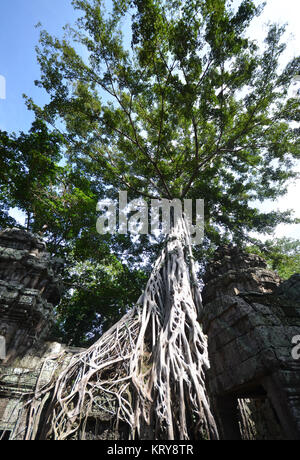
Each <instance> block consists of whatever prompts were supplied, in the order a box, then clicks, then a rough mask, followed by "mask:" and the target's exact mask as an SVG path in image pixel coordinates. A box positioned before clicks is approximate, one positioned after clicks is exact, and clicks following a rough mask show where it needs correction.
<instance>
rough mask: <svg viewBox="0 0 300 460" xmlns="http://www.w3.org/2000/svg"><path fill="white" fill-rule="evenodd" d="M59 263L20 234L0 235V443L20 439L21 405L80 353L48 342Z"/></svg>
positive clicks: (57, 292)
mask: <svg viewBox="0 0 300 460" xmlns="http://www.w3.org/2000/svg"><path fill="white" fill-rule="evenodd" d="M62 263H63V261H62V260H60V259H56V258H51V257H50V255H49V254H48V253H47V251H46V245H45V243H44V241H43V240H42V239H41V238H40V237H39V236H37V235H33V234H31V233H29V232H25V231H23V230H20V229H6V230H4V231H1V232H0V339H1V342H0V345H1V344H2V346H1V348H0V439H1V438H2V439H23V437H24V433H25V427H26V411H23V410H22V408H23V406H24V403H25V402H26V400H28V398H30V396H31V395H32V394H33V392H34V390H35V389H36V388H37V385H39V387H40V386H43V385H46V384H47V383H48V382H49V381H50V379H51V377H52V375H53V373H54V372H55V370H56V367H57V363H56V361H55V360H54V359H53V360H52V357H53V358H54V357H56V356H57V355H58V354H61V355H62V356H63V363H62V366H61V368H60V369H63V368H64V366H66V365H67V364H68V362H69V361H70V359H71V357H72V356H73V355H74V353H78V352H79V351H80V349H78V348H75V347H67V346H65V345H62V344H60V343H56V342H48V341H47V338H48V334H49V331H50V330H51V327H52V325H53V321H54V307H55V305H57V304H58V302H59V300H60V295H61V292H62V284H61V280H60V276H59V271H60V268H61V266H62Z"/></svg>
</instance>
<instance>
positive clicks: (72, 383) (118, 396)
mask: <svg viewBox="0 0 300 460" xmlns="http://www.w3.org/2000/svg"><path fill="white" fill-rule="evenodd" d="M201 308H202V304H201V297H200V292H199V288H198V284H197V280H196V276H195V271H194V262H193V256H192V250H191V244H190V239H189V235H188V231H187V228H186V224H185V221H184V220H181V221H180V222H179V223H178V224H177V226H176V228H175V229H173V230H172V232H171V234H170V235H169V237H168V239H167V241H166V245H165V248H164V249H163V251H162V253H161V255H160V257H159V258H158V259H157V261H156V264H155V266H154V269H153V271H152V274H151V276H150V278H149V281H148V283H147V286H146V289H145V292H144V294H143V295H142V296H141V297H140V299H139V301H138V302H137V305H136V306H135V307H134V308H133V309H132V310H131V311H130V312H129V313H128V314H127V315H125V316H124V317H123V318H122V319H121V320H120V321H119V322H118V323H117V324H115V325H114V326H113V327H112V328H111V329H110V330H109V331H107V332H106V333H105V334H104V335H103V336H102V337H101V338H100V339H99V340H98V341H97V342H96V343H95V344H94V345H93V346H91V347H90V348H89V349H88V350H86V351H84V352H83V353H80V354H79V355H77V356H75V357H74V358H73V359H72V360H71V362H70V364H69V365H68V366H67V367H66V369H65V370H63V371H62V372H61V373H60V375H59V377H58V378H57V379H56V381H53V382H52V383H51V385H50V386H49V387H48V388H47V389H44V390H43V391H42V392H37V394H36V395H35V397H34V398H33V400H32V401H31V409H30V413H29V427H28V431H27V439H37V438H38V437H39V438H43V439H57V440H62V439H71V438H73V439H82V438H83V439H84V438H89V437H90V436H91V428H90V427H91V421H93V426H94V428H93V430H94V435H95V437H96V438H97V437H98V438H100V439H103V437H102V438H101V436H102V435H103V432H104V429H103V426H109V428H108V431H109V433H110V434H109V435H108V437H109V438H110V439H151V440H174V439H175V440H192V439H194V440H197V439H199V440H200V439H217V438H218V434H217V429H216V424H215V421H214V418H213V416H212V414H211V411H210V404H209V400H208V396H207V393H206V388H205V369H206V368H207V367H208V365H209V363H208V356H207V346H206V337H205V336H204V334H203V333H202V330H201V327H200V324H199V323H198V321H197V317H198V314H199V311H200V310H201ZM46 392H47V393H48V394H49V395H51V401H50V399H49V401H50V402H48V409H47V411H46V413H45V414H44V415H43V416H42V417H41V414H42V413H43V411H42V410H41V408H38V407H37V406H39V404H40V403H39V401H41V400H43V404H45V401H44V399H45V398H44V399H43V398H42V396H43V395H44V394H45V393H46ZM49 397H50V396H49ZM45 407H46V406H45ZM42 419H43V420H42ZM40 424H42V425H43V427H44V428H43V429H42V430H40V429H38V426H39V425H40ZM96 426H97V427H100V429H98V428H97V429H96V428H95V427H96ZM101 426H102V428H101ZM93 430H92V431H93ZM97 430H98V431H97ZM36 433H39V435H38V436H37V434H36ZM101 433H102V435H101ZM106 439H107V438H106Z"/></svg>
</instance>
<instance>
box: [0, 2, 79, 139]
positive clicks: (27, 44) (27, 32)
mask: <svg viewBox="0 0 300 460" xmlns="http://www.w3.org/2000/svg"><path fill="white" fill-rule="evenodd" d="M75 18H76V15H75V12H74V9H73V7H72V5H71V0H1V3H0V75H3V76H4V77H5V80H6V99H5V100H3V99H0V129H4V130H7V131H8V132H11V131H16V132H19V131H20V130H24V131H27V130H28V129H29V128H30V126H31V121H32V120H33V115H32V114H31V113H30V112H28V110H27V108H26V107H25V104H24V99H23V97H22V94H23V93H25V94H27V95H28V96H32V97H33V98H34V100H36V101H38V102H39V104H41V105H42V104H43V102H46V101H47V97H46V95H45V93H44V92H43V91H42V90H40V89H39V88H37V87H35V86H34V80H36V79H38V78H39V66H38V64H37V61H36V53H35V46H36V45H37V44H38V39H39V30H38V29H36V28H35V25H36V24H37V23H38V22H41V23H42V26H43V28H45V29H46V30H48V31H49V32H50V33H51V34H55V35H59V34H61V30H62V27H63V26H64V25H65V24H66V23H67V22H73V21H74V19H75Z"/></svg>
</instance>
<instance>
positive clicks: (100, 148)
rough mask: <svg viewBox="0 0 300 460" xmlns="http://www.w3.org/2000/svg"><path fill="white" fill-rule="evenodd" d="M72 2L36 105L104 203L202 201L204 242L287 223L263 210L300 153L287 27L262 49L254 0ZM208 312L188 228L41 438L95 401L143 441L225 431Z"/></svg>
mask: <svg viewBox="0 0 300 460" xmlns="http://www.w3.org/2000/svg"><path fill="white" fill-rule="evenodd" d="M73 4H74V7H75V8H76V9H78V10H79V12H80V13H81V15H82V16H81V18H80V19H79V20H78V22H77V25H76V26H75V27H68V28H66V31H67V35H66V37H65V38H64V39H63V40H58V39H56V38H54V37H51V36H50V35H49V34H48V33H47V32H45V31H43V32H42V33H41V40H40V48H39V50H38V60H39V63H40V66H41V79H40V81H39V82H37V84H38V85H40V86H41V87H43V88H45V89H46V90H47V91H48V93H49V94H50V102H49V103H48V104H47V105H46V106H45V107H43V108H39V107H38V106H37V105H35V104H34V102H33V101H32V100H30V99H28V104H29V106H30V107H31V108H33V109H34V110H35V112H36V114H37V116H38V117H43V118H44V119H45V120H46V121H47V122H48V123H50V124H52V125H53V126H55V127H56V129H59V131H60V132H61V133H62V134H63V135H64V137H65V139H66V141H67V157H68V159H69V161H70V162H71V163H73V164H75V165H76V168H78V169H79V170H80V171H81V172H84V173H85V174H86V178H90V179H91V180H93V181H95V180H96V181H97V180H98V181H99V183H101V184H102V185H103V189H102V190H103V192H104V194H106V195H107V196H111V197H113V196H117V193H118V191H119V190H124V189H127V190H128V191H129V192H130V194H131V197H137V196H143V197H144V198H146V199H151V198H167V199H173V198H179V199H184V198H204V199H205V204H206V221H205V230H206V244H209V243H216V242H219V241H220V240H221V239H222V237H221V236H220V235H223V237H225V238H230V239H231V240H232V241H239V242H242V241H244V240H245V239H247V233H248V232H249V231H250V230H256V231H258V232H262V231H271V230H272V229H273V228H274V226H275V225H276V224H277V223H278V222H290V221H291V219H290V217H289V215H288V213H278V212H271V213H268V214H263V213H260V212H259V211H258V210H257V209H255V208H254V207H252V206H251V202H252V201H253V200H255V199H258V200H264V199H266V198H272V199H275V198H276V197H278V196H280V195H282V194H284V192H285V190H286V185H287V183H288V179H289V178H291V177H294V173H293V170H292V166H293V161H294V159H295V158H299V140H298V131H297V129H295V128H293V127H292V126H291V124H290V122H291V121H295V120H296V121H299V103H298V100H297V99H293V98H288V88H289V85H290V84H291V81H292V78H293V76H294V75H295V74H297V73H298V72H299V63H300V59H299V58H295V59H293V60H292V61H291V62H290V63H289V64H288V65H287V66H286V67H285V68H284V69H283V70H280V68H279V59H280V55H281V54H282V53H283V51H284V48H285V47H284V45H283V44H282V43H281V37H282V34H283V32H284V28H283V27H279V26H276V25H272V26H270V28H269V31H268V34H267V37H266V39H265V42H264V45H263V47H262V48H261V49H260V48H259V46H258V44H257V43H256V42H255V41H254V40H252V39H250V38H247V37H246V31H247V27H248V26H249V24H250V22H251V20H252V19H253V18H254V17H255V16H256V15H258V14H259V13H260V11H261V8H260V7H256V6H255V4H254V2H252V1H250V0H243V1H241V2H240V3H239V5H238V7H237V8H234V7H233V6H231V2H230V1H228V2H227V1H225V0H174V1H172V0H165V1H158V0H132V1H126V0H124V1H121V2H120V1H118V2H117V1H114V0H113V1H112V4H111V9H110V11H105V5H104V2H103V1H101V0H74V1H73ZM122 24H123V29H124V28H125V29H126V33H125V35H124V34H122ZM130 25H131V32H130V31H129V29H130ZM130 42H131V45H130ZM111 186H113V187H111ZM200 311H201V300H200V296H199V288H198V285H197V281H196V277H195V270H194V262H193V254H192V249H191V245H190V240H189V235H188V232H187V231H186V224H185V221H184V220H181V221H180V222H179V223H178V225H177V226H175V228H174V229H173V232H172V234H171V237H169V238H168V239H167V241H166V244H165V247H164V249H163V250H162V253H161V256H160V257H159V258H158V260H157V263H156V265H155V267H154V270H153V272H152V275H151V276H150V279H149V281H148V284H147V287H146V290H145V292H144V294H143V295H142V297H141V298H140V299H139V301H138V302H137V305H136V306H135V307H134V308H133V309H132V310H130V311H129V312H128V314H127V315H126V316H125V317H123V318H122V319H121V320H120V322H118V323H117V324H116V325H115V326H114V327H113V328H112V329H110V330H109V331H108V332H107V333H106V334H104V336H103V337H102V338H100V339H99V341H97V342H96V343H95V344H94V345H93V346H92V347H91V348H90V349H89V350H88V351H86V352H84V353H83V354H81V355H80V356H79V357H78V359H77V360H76V359H75V360H73V361H72V362H71V364H70V366H69V367H68V368H67V369H66V370H65V371H64V372H63V373H62V374H61V375H60V377H59V379H58V381H57V382H56V384H55V383H53V385H54V386H53V389H54V396H53V398H52V400H51V404H50V406H49V408H48V412H47V417H46V422H47V423H46V424H45V429H44V430H43V435H44V436H53V437H54V438H55V439H67V438H69V437H72V436H78V433H81V435H82V433H84V432H85V430H86V427H87V426H88V421H89V420H90V417H91V414H92V412H93V410H95V411H97V407H98V410H99V408H100V411H102V412H107V413H109V414H110V415H111V416H112V414H113V419H114V422H115V429H116V431H118V432H119V435H121V434H122V433H123V435H124V433H127V434H126V436H128V437H130V438H134V437H140V438H150V439H151V438H155V439H166V438H167V439H174V438H180V439H200V438H201V439H203V438H206V437H209V438H216V437H217V432H216V427H215V424H214V420H213V417H212V414H211V412H210V407H209V401H208V398H207V394H206V391H205V381H204V369H205V367H206V366H207V365H208V363H207V356H206V342H205V337H204V336H203V334H202V332H201V327H200V326H199V324H198V322H197V317H198V314H199V313H200ZM75 376H76V378H74V377H75ZM39 397H40V395H37V398H39ZM37 402H38V399H37V400H36V401H34V403H33V406H32V409H33V411H32V412H31V415H34V413H35V410H36V404H37ZM38 413H39V412H38ZM33 419H34V418H33ZM36 423H37V421H36V420H35V423H34V424H33V425H32V424H31V425H30V426H29V429H28V433H27V436H28V437H29V438H30V437H31V438H32V437H34V436H35V427H36ZM122 424H123V425H122ZM124 425H125V426H126V429H125V428H124ZM122 426H123V428H122ZM124 430H125V431H124Z"/></svg>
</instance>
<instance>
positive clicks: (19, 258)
mask: <svg viewBox="0 0 300 460" xmlns="http://www.w3.org/2000/svg"><path fill="white" fill-rule="evenodd" d="M61 265H62V261H61V260H59V259H51V258H50V255H49V254H48V253H47V252H46V245H45V243H44V242H43V241H42V240H41V238H39V237H38V236H36V235H33V234H31V233H29V232H25V231H23V230H20V229H15V228H13V229H6V230H3V231H1V232H0V334H1V335H2V337H4V338H5V345H6V358H4V359H3V357H2V361H3V362H2V364H4V363H5V362H7V363H8V362H10V361H12V360H13V359H14V358H15V357H16V356H18V355H20V353H23V354H24V353H26V350H27V349H28V348H30V347H32V346H33V345H34V344H37V342H38V340H45V339H46V337H47V334H48V333H49V330H50V328H51V326H52V324H53V320H54V315H53V307H54V306H55V305H57V303H58V302H59V300H60V294H61V289H62V286H61V282H60V278H59V275H58V273H57V271H58V269H59V267H60V266H61ZM1 331H2V332H1Z"/></svg>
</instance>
